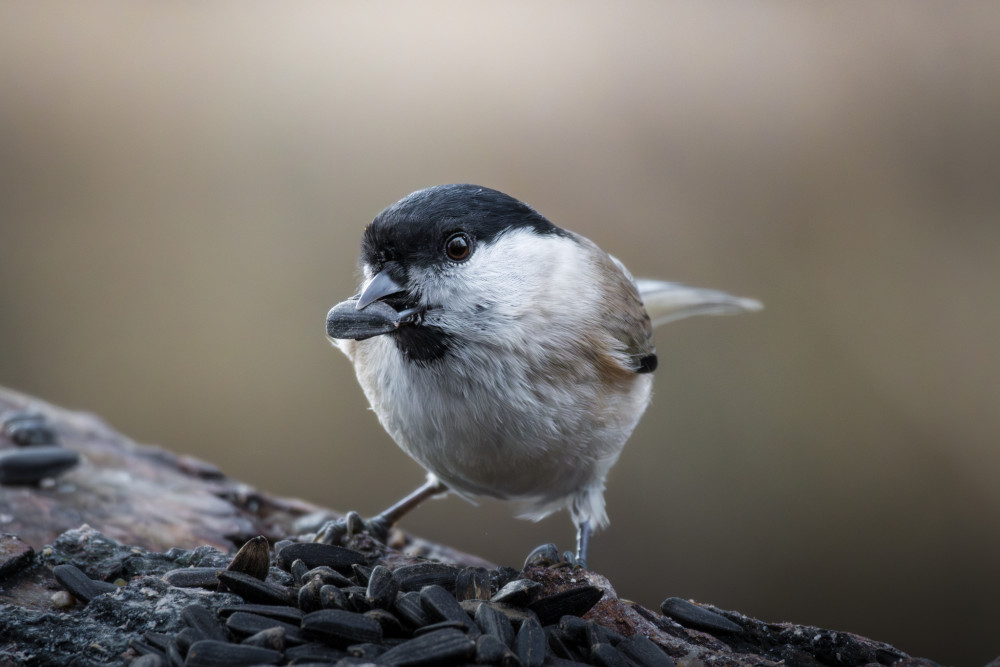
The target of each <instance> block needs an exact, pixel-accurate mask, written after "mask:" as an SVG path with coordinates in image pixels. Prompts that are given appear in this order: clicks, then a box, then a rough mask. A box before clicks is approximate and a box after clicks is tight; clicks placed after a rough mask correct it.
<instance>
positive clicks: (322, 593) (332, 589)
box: [313, 584, 354, 611]
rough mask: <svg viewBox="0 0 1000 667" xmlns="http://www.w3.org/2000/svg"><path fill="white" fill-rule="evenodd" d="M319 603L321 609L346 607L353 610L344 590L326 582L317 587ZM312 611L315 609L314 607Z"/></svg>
mask: <svg viewBox="0 0 1000 667" xmlns="http://www.w3.org/2000/svg"><path fill="white" fill-rule="evenodd" d="M319 603H320V606H321V607H322V608H323V609H346V610H348V611H353V610H354V609H353V607H352V606H351V601H350V600H348V599H347V595H345V594H344V591H342V590H340V589H339V588H337V587H336V586H331V585H329V584H326V585H324V586H322V587H320V589H319ZM313 611H316V610H315V609H314V610H313Z"/></svg>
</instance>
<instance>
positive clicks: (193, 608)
mask: <svg viewBox="0 0 1000 667" xmlns="http://www.w3.org/2000/svg"><path fill="white" fill-rule="evenodd" d="M181 618H182V619H184V622H185V623H187V624H188V627H189V628H191V629H193V630H194V631H195V632H196V633H197V635H198V637H199V638H200V639H214V640H216V641H220V642H224V641H227V640H228V639H229V638H228V637H227V636H226V631H225V629H224V628H223V627H222V625H220V624H219V620H218V618H217V617H216V615H215V614H213V613H212V612H210V611H209V610H208V609H206V608H205V607H202V606H201V605H200V604H191V605H188V606H186V607H184V609H183V610H181Z"/></svg>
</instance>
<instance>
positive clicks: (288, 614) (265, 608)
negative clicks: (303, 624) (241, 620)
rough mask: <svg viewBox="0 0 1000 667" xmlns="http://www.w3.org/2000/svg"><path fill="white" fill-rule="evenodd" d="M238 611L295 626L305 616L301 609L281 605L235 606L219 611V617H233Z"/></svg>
mask: <svg viewBox="0 0 1000 667" xmlns="http://www.w3.org/2000/svg"><path fill="white" fill-rule="evenodd" d="M238 611H243V612H246V613H248V614H257V615H258V616H266V617H268V618H274V619H277V620H279V621H284V622H285V623H291V624H293V625H298V624H299V622H300V621H301V620H302V617H303V616H305V614H303V613H302V610H301V609H296V608H295V607H286V606H285V605H280V604H234V605H229V606H227V607H222V608H221V609H219V616H231V615H232V614H235V613H236V612H238Z"/></svg>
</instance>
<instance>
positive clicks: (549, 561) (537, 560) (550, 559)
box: [523, 542, 560, 570]
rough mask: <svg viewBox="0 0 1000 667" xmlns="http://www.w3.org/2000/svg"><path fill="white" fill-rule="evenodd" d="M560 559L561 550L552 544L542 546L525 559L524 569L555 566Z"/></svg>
mask: <svg viewBox="0 0 1000 667" xmlns="http://www.w3.org/2000/svg"><path fill="white" fill-rule="evenodd" d="M559 559H560V556H559V548H558V547H556V545H554V544H552V543H551V542H550V543H548V544H542V545H540V546H537V547H535V548H534V549H532V551H531V553H530V554H528V557H527V558H525V559H524V568H523V569H525V570H526V569H528V568H529V567H531V566H532V565H542V566H545V565H554V564H555V563H558V562H559Z"/></svg>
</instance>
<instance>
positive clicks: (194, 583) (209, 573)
mask: <svg viewBox="0 0 1000 667" xmlns="http://www.w3.org/2000/svg"><path fill="white" fill-rule="evenodd" d="M219 572H221V570H220V569H219V568H217V567H182V568H180V569H178V570H170V571H169V572H167V573H166V574H164V575H163V580H164V581H165V582H167V583H168V584H170V585H171V586H176V587H178V588H208V589H213V590H214V589H216V588H218V587H219Z"/></svg>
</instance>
